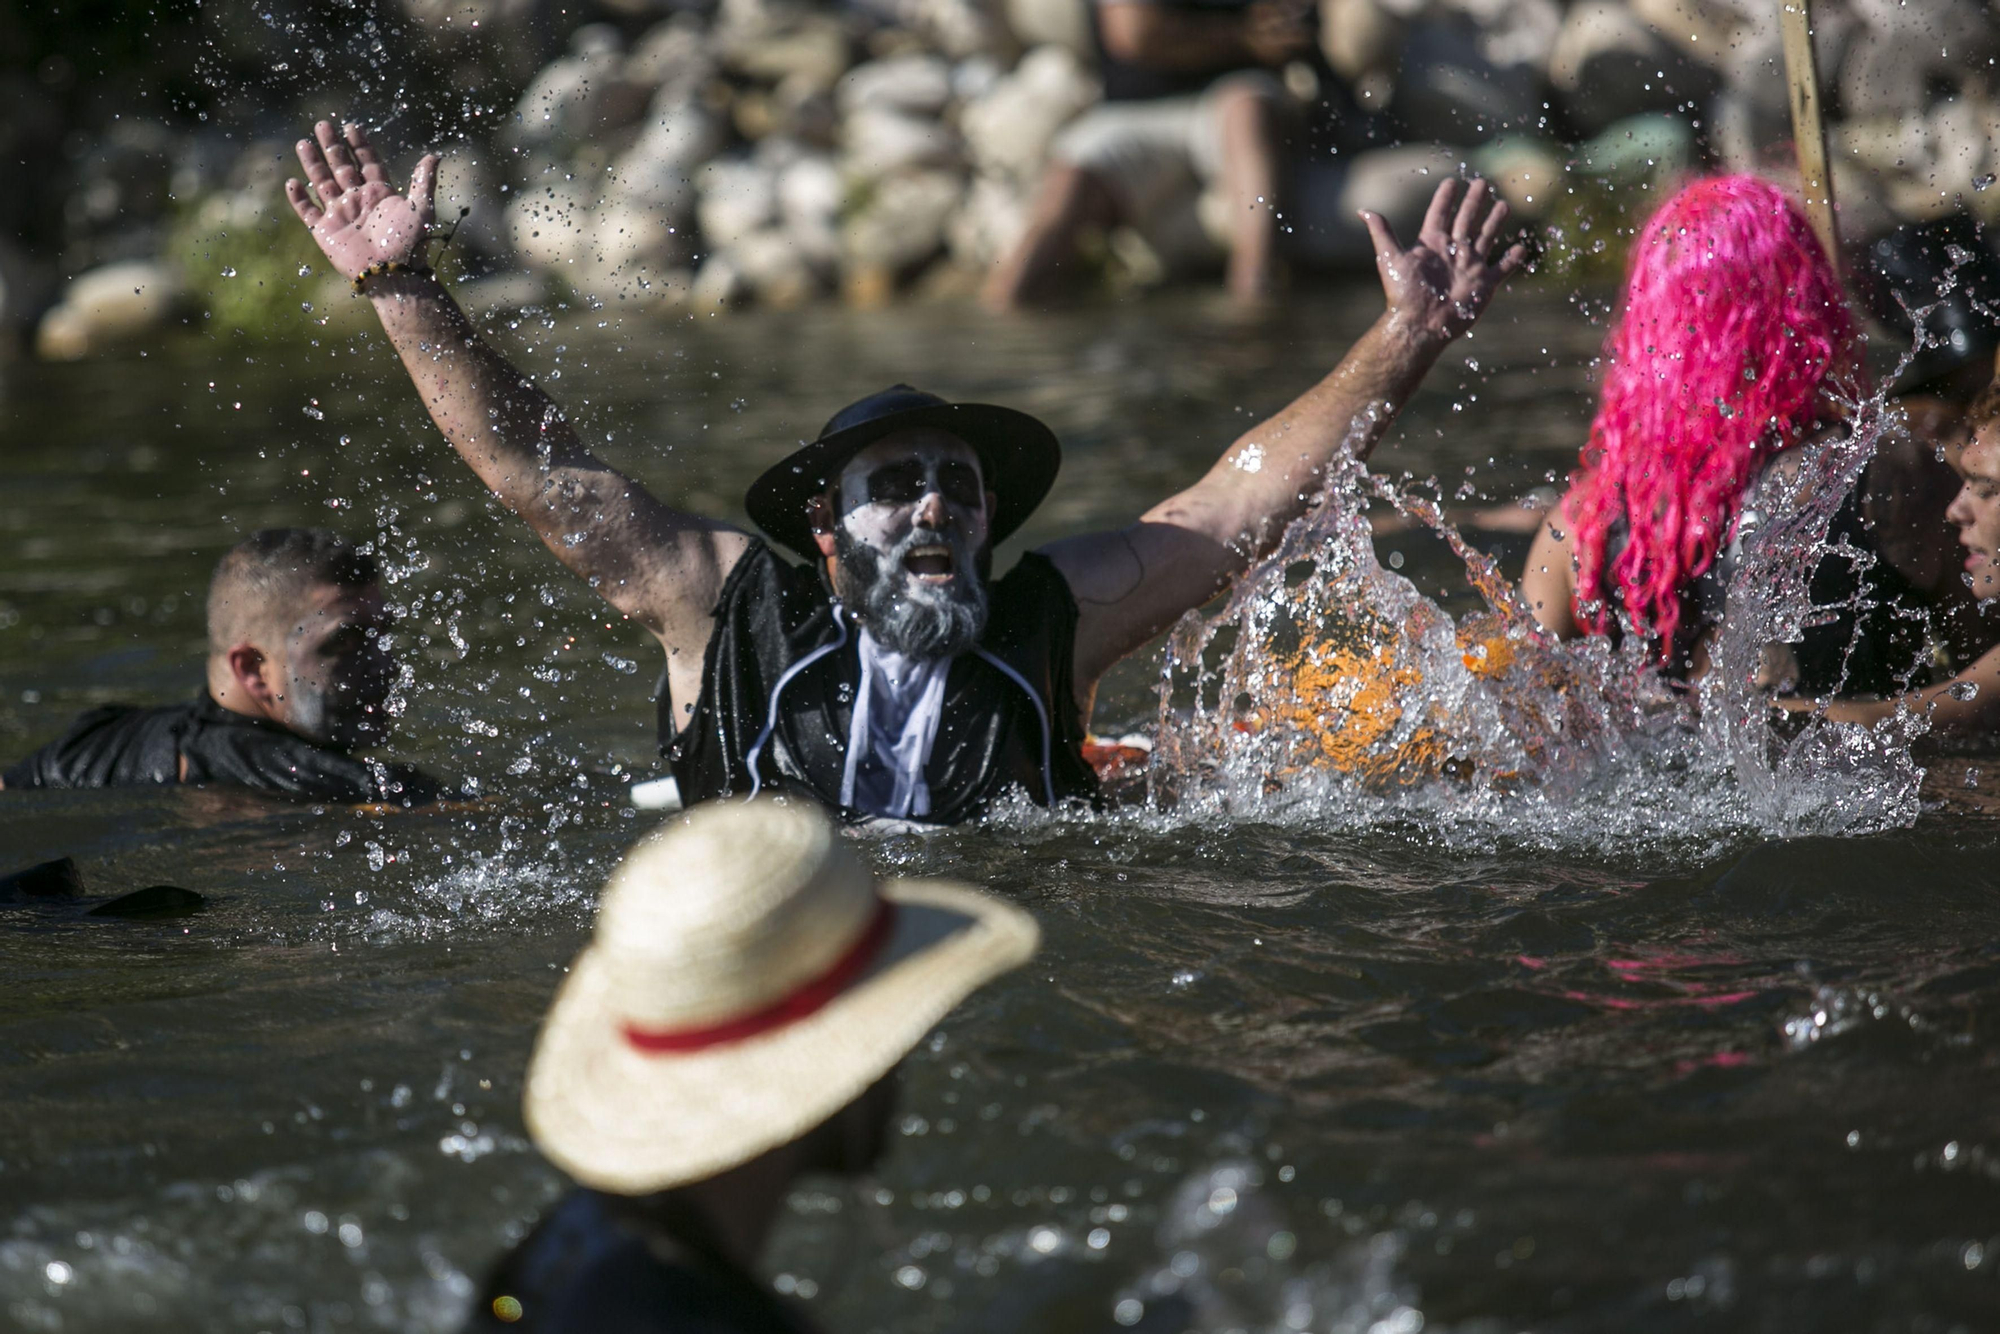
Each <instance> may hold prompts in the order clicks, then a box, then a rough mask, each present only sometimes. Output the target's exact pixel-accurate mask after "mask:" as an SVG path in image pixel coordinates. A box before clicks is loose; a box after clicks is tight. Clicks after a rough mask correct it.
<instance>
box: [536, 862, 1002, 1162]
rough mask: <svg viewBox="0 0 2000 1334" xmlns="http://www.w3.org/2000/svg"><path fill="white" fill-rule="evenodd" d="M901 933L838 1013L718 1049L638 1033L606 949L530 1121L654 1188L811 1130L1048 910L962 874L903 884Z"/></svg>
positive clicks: (550, 1061) (568, 997)
mask: <svg viewBox="0 0 2000 1334" xmlns="http://www.w3.org/2000/svg"><path fill="white" fill-rule="evenodd" d="M881 892H882V895H883V897H884V898H887V899H889V900H891V901H892V902H894V903H895V904H896V905H897V912H896V922H895V928H894V931H893V933H892V934H891V936H890V937H889V940H888V941H887V942H886V944H885V945H884V946H883V948H882V952H881V955H880V956H879V958H878V959H877V960H876V962H875V963H874V964H873V965H872V966H871V967H870V968H869V970H868V972H867V973H865V974H863V976H862V977H861V978H860V979H858V980H857V981H856V982H855V983H854V984H853V985H852V986H851V987H849V988H848V989H847V990H846V991H844V992H842V993H841V994H840V995H838V996H837V997H835V998H834V1000H832V1001H831V1002H829V1003H828V1004H827V1005H826V1006H824V1007H823V1008H821V1009H819V1010H817V1011H815V1012H814V1013H812V1014H810V1015H808V1016H806V1017H805V1018H803V1019H800V1020H797V1021H795V1022H793V1023H790V1024H787V1025H785V1026H784V1027H782V1028H778V1029H774V1030H772V1031H771V1032H768V1033H763V1034H759V1035H757V1036H755V1037H752V1038H747V1039H744V1040H742V1041H739V1042H732V1043H728V1044H726V1045H723V1046H719V1047H714V1048H710V1049H708V1050H704V1051H697V1052H688V1053H669V1054H649V1053H646V1052H642V1051H640V1050H638V1049H637V1048H635V1047H634V1046H632V1044H631V1043H629V1042H627V1041H626V1039H625V1036H624V1032H623V1028H622V1016H621V1013H620V1011H619V1009H618V1007H617V1006H616V1004H615V1003H614V998H613V996H612V992H611V986H610V982H609V979H608V978H607V976H606V970H605V969H604V967H603V965H602V962H601V959H600V957H599V951H598V948H597V947H596V946H594V945H593V946H590V947H588V948H586V949H585V950H584V951H583V953H581V954H580V955H578V956H577V958H576V961H575V963H574V964H572V965H571V968H570V973H569V977H568V978H567V979H566V980H565V981H564V983H563V985H562V988H561V990H560V991H558V992H557V994H556V999H555V1003H554V1005H552V1006H551V1007H550V1009H549V1014H548V1018H547V1019H546V1020H545V1021H544V1022H543V1025H542V1033H541V1038H540V1040H539V1041H538V1042H537V1043H536V1045H535V1054H534V1057H533V1059H532V1060H531V1061H530V1063H529V1066H528V1088H527V1095H526V1099H525V1113H526V1117H527V1123H528V1130H529V1133H530V1134H531V1135H533V1136H534V1139H535V1143H536V1144H537V1145H538V1146H539V1147H540V1148H541V1150H542V1152H543V1153H544V1154H546V1155H547V1156H548V1158H549V1160H550V1161H551V1162H553V1163H555V1164H556V1166H558V1167H560V1168H562V1169H563V1170H564V1171H565V1172H568V1173H569V1174H570V1175H571V1176H572V1177H574V1178H576V1179H577V1180H578V1181H580V1182H582V1183H583V1184H584V1185H587V1186H593V1187H596V1188H597V1189H599V1190H605V1191H611V1192H614V1193H617V1194H622V1195H644V1194H650V1193H651V1192H653V1191H659V1190H667V1189H671V1188H672V1187H675V1186H680V1185H685V1184H686V1183H688V1182H691V1181H699V1180H702V1179H703V1178H705V1177H710V1176H714V1175H715V1174H716V1173H718V1172H723V1171H726V1170H728V1169H729V1168H732V1167H735V1166H738V1165H739V1164H742V1163H746V1162H748V1161H750V1160H751V1159H752V1158H755V1157H757V1156H758V1155H760V1154H763V1153H765V1152H767V1151H769V1150H771V1149H774V1148H776V1147H777V1146H778V1145H780V1144H784V1143H787V1142H789V1141H791V1140H794V1139H797V1138H798V1137H799V1136H801V1135H803V1134H805V1133H806V1132H807V1131H809V1130H811V1129H813V1128H814V1127H815V1126H817V1125H819V1124H820V1123H821V1122H823V1121H825V1120H826V1119H827V1118H829V1117H831V1116H832V1115H833V1114H834V1113H835V1112H838V1111H839V1110H840V1109H841V1108H843V1107H845V1106H846V1105H847V1104H848V1103H850V1102H853V1101H854V1100H855V1099H856V1098H858V1097H860V1096H861V1094H863V1093H864V1092H866V1091H867V1090H868V1088H869V1086H870V1085H872V1084H874V1083H875V1082H876V1081H877V1080H878V1079H880V1078H881V1077H882V1076H883V1075H885V1074H887V1073H888V1072H889V1070H890V1069H891V1068H893V1067H894V1066H895V1065H896V1063H897V1062H898V1061H900V1060H902V1058H903V1057H904V1056H905V1055H907V1054H908V1053H909V1051H910V1050H911V1049H912V1048H913V1047H915V1046H916V1045H917V1044H918V1043H919V1042H921V1041H923V1038H924V1035H925V1034H926V1033H928V1032H930V1030H931V1029H932V1028H933V1027H935V1026H936V1025H937V1023H938V1021H939V1020H941V1019H943V1018H944V1017H945V1015H947V1014H949V1013H950V1012H951V1010H952V1009H953V1008H954V1007H955V1006H957V1005H958V1003H959V1002H960V1001H962V1000H964V999H965V998H966V997H967V996H969V995H971V994H972V993H973V992H974V991H976V990H977V989H978V988H979V987H981V986H983V985H984V984H985V983H987V982H989V981H991V980H992V979H993V978H995V977H997V976H999V975H1000V974H1001V973H1004V972H1007V971H1008V970H1010V969H1012V968H1016V967H1019V966H1020V965H1021V964H1023V963H1025V962H1027V960H1028V959H1029V958H1030V957H1031V956H1032V955H1033V954H1034V952H1035V946H1036V943H1037V941H1038V940H1039V938H1040V931H1039V929H1038V928H1037V927H1036V925H1035V920H1034V918H1032V917H1030V916H1029V915H1028V914H1027V913H1025V912H1023V911H1021V910H1020V909H1019V908H1016V907H1014V906H1013V905H1012V904H1009V903H1005V902H1002V901H1000V900H999V899H996V898H993V897H991V896H989V895H986V894H981V893H979V892H978V891H976V890H973V889H971V888H968V887H966V886H963V885H958V884H952V883H949V882H945V881H936V880H890V881H885V882H884V883H883V884H882V886H881Z"/></svg>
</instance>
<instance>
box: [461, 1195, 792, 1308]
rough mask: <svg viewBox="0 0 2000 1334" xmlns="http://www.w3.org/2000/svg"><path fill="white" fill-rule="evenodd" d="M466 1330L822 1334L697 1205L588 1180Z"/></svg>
mask: <svg viewBox="0 0 2000 1334" xmlns="http://www.w3.org/2000/svg"><path fill="white" fill-rule="evenodd" d="M465 1329H466V1334H498V1331H501V1330H512V1331H515V1332H516V1334H815V1327H814V1326H813V1325H812V1324H811V1323H810V1322H809V1321H807V1320H806V1318H805V1317H804V1315H802V1314H801V1313H799V1312H797V1311H795V1310H793V1309H792V1308H791V1307H789V1306H787V1305H785V1304H784V1303H783V1302H781V1301H779V1300H778V1298H777V1297H776V1296H774V1295H773V1294H772V1293H771V1291H770V1290H769V1289H768V1288H766V1287H765V1286H764V1285H763V1284H762V1283H759V1282H758V1281H757V1280H756V1279H755V1278H753V1277H751V1276H750V1275H749V1274H746V1273H744V1272H743V1271H742V1270H741V1269H738V1268H737V1267H736V1266H735V1265H734V1264H732V1263H730V1261H729V1260H728V1259H727V1258H725V1257H724V1256H723V1255H721V1254H720V1253H719V1252H718V1251H716V1250H715V1249H714V1248H713V1247H712V1246H710V1245H709V1243H708V1238H707V1235H706V1232H705V1230H704V1229H703V1227H702V1226H701V1224H700V1220H699V1219H697V1218H696V1217H695V1216H694V1215H693V1214H692V1212H690V1211H678V1210H675V1209H673V1208H672V1207H671V1206H670V1205H661V1204H659V1203H657V1202H656V1203H655V1204H653V1205H651V1206H649V1207H647V1208H646V1209H645V1210H644V1211H643V1212H642V1211H641V1210H640V1208H639V1207H638V1206H637V1205H636V1204H635V1203H634V1202H632V1201H629V1200H626V1199H624V1198H622V1197H620V1196H616V1195H605V1194H601V1193H599V1192H598V1191H594V1190H585V1189H583V1188H581V1187H579V1188H577V1189H575V1190H572V1191H571V1192H570V1193H569V1194H568V1195H565V1196H564V1197H563V1198H562V1200H561V1201H560V1202H559V1203H558V1204H557V1205H556V1207H555V1209H554V1211H553V1212H551V1213H550V1214H549V1216H548V1217H547V1218H545V1219H543V1220H542V1222H541V1223H540V1225H538V1226H537V1227H536V1228H535V1230H534V1231H533V1232H531V1233H529V1234H528V1237H527V1239H526V1240H525V1241H523V1242H522V1243H521V1244H520V1245H519V1246H516V1247H515V1248H514V1249H513V1250H512V1251H510V1252H508V1254H507V1255H506V1257H505V1258H503V1259H502V1260H501V1261H500V1263H499V1265H498V1266H497V1267H496V1268H495V1269H494V1271H493V1275H492V1277H490V1278H489V1279H487V1281H486V1285H485V1287H484V1288H483V1289H482V1290H481V1291H480V1294H479V1298H478V1300H477V1301H476V1302H475V1303H474V1305H473V1308H472V1315H471V1318H470V1319H469V1320H467V1322H466V1326H465Z"/></svg>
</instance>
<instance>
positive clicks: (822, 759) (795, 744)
mask: <svg viewBox="0 0 2000 1334" xmlns="http://www.w3.org/2000/svg"><path fill="white" fill-rule="evenodd" d="M989 593H990V597H991V602H990V610H989V612H988V615H987V619H986V634H985V635H984V637H982V638H981V640H980V642H979V645H978V647H977V648H975V649H974V650H973V651H971V652H969V653H962V654H960V655H959V656H958V657H957V658H955V659H953V660H952V664H951V669H950V671H949V673H948V675H947V676H946V678H945V688H944V689H945V694H944V711H943V716H942V717H941V718H940V720H939V722H938V730H937V737H936V740H935V741H934V742H933V744H932V746H931V753H930V758H929V760H928V761H927V762H926V763H925V765H924V781H925V783H926V784H928V785H929V787H930V795H931V809H930V814H929V815H928V816H926V817H925V819H926V821H927V822H930V823H934V824H957V823H959V822H961V821H964V820H968V819H971V818H972V817H973V816H975V815H977V814H978V813H979V812H980V811H981V810H983V809H985V808H986V807H987V806H988V805H990V804H991V803H992V802H993V801H995V800H996V799H997V798H999V797H1000V796H1001V795H1002V794H1003V793H1005V792H1008V791H1011V790H1013V789H1015V788H1020V789H1022V790H1024V791H1026V792H1027V793H1028V795H1029V796H1030V797H1031V798H1033V799H1034V801H1036V802H1037V803H1038V804H1041V805H1048V804H1050V803H1051V802H1052V801H1066V800H1069V799H1071V798H1081V799H1083V800H1086V801H1091V802H1095V801H1096V800H1097V799H1098V787H1097V775H1096V774H1095V773H1094V772H1093V771H1092V770H1091V767H1090V765H1089V764H1088V763H1086V762H1085V760H1084V758H1083V749H1082V747H1083V736H1084V732H1083V719H1082V717H1081V716H1080V711H1079V710H1078V709H1077V707H1076V692H1075V689H1074V687H1073V685H1072V677H1073V673H1074V668H1075V656H1076V651H1075V644H1076V617H1077V611H1076V599H1075V598H1073V597H1071V596H1070V591H1069V585H1068V584H1066V583H1065V582H1063V577H1062V575H1061V574H1060V573H1058V572H1057V570H1056V567H1055V566H1054V565H1051V564H1050V563H1049V561H1048V560H1047V558H1045V557H1042V556H1038V555H1035V554H1033V553H1032V552H1031V553H1029V554H1028V555H1026V556H1023V557H1022V558H1021V562H1020V564H1018V565H1016V566H1015V567H1014V568H1013V569H1012V570H1010V571H1008V572H1007V574H1006V575H1005V576H1003V577H1002V578H1000V579H998V580H995V581H994V583H993V584H992V585H991V587H990V589H989ZM856 635H857V631H856V630H855V629H854V627H853V624H852V622H850V621H849V620H848V619H847V616H846V613H845V612H844V610H843V609H842V608H841V607H840V606H839V604H838V603H836V602H835V601H834V599H833V597H832V595H831V594H830V593H829V592H828V591H827V588H826V581H825V579H824V578H823V576H822V575H821V574H820V573H819V571H817V570H814V569H812V568H811V567H809V566H805V565H790V564H787V563H786V562H785V561H784V560H783V559H781V558H780V557H779V556H778V554H777V553H776V552H774V551H773V550H772V549H771V548H770V547H769V546H767V545H766V544H765V543H764V542H763V541H762V540H761V539H760V540H758V541H756V542H754V543H752V544H751V547H750V549H749V550H748V551H747V552H745V553H744V555H743V558H742V559H741V560H740V561H738V562H737V565H736V568H735V569H733V570H731V571H730V572H729V579H728V581H727V582H726V583H724V585H723V588H722V597H721V600H720V601H718V602H717V603H716V607H715V633H714V634H713V635H712V636H711V637H710V638H709V641H708V650H707V656H706V657H704V658H703V660H702V668H701V697H700V698H699V699H698V700H696V701H695V707H694V713H693V714H692V715H691V716H690V717H689V718H688V720H687V725H686V726H685V727H684V728H682V729H681V730H680V733H679V735H675V733H674V720H673V706H672V704H671V702H670V700H669V698H668V693H667V689H666V681H665V680H664V678H663V679H662V680H661V683H660V695H659V706H660V747H661V750H662V751H663V752H664V753H665V754H666V756H667V759H668V762H669V764H670V765H671V766H672V768H673V771H674V778H675V780H676V781H677V782H678V783H679V784H680V789H681V800H683V801H685V802H686V803H687V804H688V805H690V806H692V805H694V804H695V803H696V802H698V801H708V800H711V799H713V798H715V797H723V796H729V795H732V794H736V793H743V794H748V793H749V792H750V791H751V790H752V789H753V788H770V789H776V788H793V789H803V790H805V791H808V792H810V793H812V794H813V795H814V796H815V797H817V798H818V799H819V800H820V801H821V802H822V803H824V804H825V805H826V806H827V807H828V808H829V809H839V807H840V786H841V778H842V775H843V773H844V771H845V768H846V761H847V735H848V727H849V724H850V723H851V722H852V720H853V715H854V696H855V691H856V689H857V687H858V685H859V683H860V678H861V661H860V656H859V653H858V651H857V649H856V647H855V640H856ZM845 814H847V815H848V816H850V817H857V816H861V815H865V812H858V811H847V812H845Z"/></svg>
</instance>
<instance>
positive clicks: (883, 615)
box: [834, 430, 990, 657]
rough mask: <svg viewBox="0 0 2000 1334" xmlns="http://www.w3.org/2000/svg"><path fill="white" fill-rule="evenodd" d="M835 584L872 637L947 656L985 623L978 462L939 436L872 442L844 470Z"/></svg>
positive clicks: (915, 434) (983, 499) (914, 434)
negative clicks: (871, 632) (981, 572)
mask: <svg viewBox="0 0 2000 1334" xmlns="http://www.w3.org/2000/svg"><path fill="white" fill-rule="evenodd" d="M839 501H840V518H839V527H840V531H839V533H838V534H837V535H836V538H835V542H836V548H837V554H838V556H839V560H838V563H837V564H836V567H835V570H834V588H835V591H836V592H837V593H838V594H839V595H840V598H841V600H842V601H843V602H844V603H846V604H847V606H848V607H849V608H850V609H851V610H852V611H853V612H854V613H855V614H856V615H857V616H858V617H860V618H861V619H862V620H863V621H864V622H865V623H866V624H867V625H868V626H869V627H870V629H871V630H872V631H873V633H874V635H875V637H876V639H877V640H878V641H879V642H881V643H883V644H884V645H886V646H888V647H890V648H893V649H895V650H896V651H898V652H902V653H907V654H910V655H912V656H916V657H938V656H949V655H950V654H952V653H957V652H960V651H963V650H964V649H965V648H966V647H968V646H969V645H970V644H971V643H973V642H974V641H975V640H977V638H978V636H979V634H980V631H981V628H982V627H983V626H984V624H985V619H986V589H985V584H984V582H983V580H982V579H981V577H980V553H981V551H982V550H983V549H984V547H985V545H986V537H987V530H988V510H989V508H990V504H989V502H988V498H987V496H986V491H985V480H984V477H983V476H982V474H981V472H980V467H979V456H978V455H977V454H976V453H975V452H974V451H973V450H972V448H971V446H969V445H967V444H966V443H965V442H964V441H962V440H960V439H958V438H957V437H956V436H953V435H948V434H946V433H944V432H942V431H928V430H925V431H903V432H898V433H897V434H895V435H892V436H886V437H884V438H883V439H881V440H878V441H876V442H875V443H874V444H872V445H870V446H869V447H868V448H867V449H865V450H863V451H861V453H859V454H857V455H856V456H855V457H854V459H853V460H852V461H851V462H849V464H848V465H847V467H846V468H844V469H842V470H841V474H840V486H839Z"/></svg>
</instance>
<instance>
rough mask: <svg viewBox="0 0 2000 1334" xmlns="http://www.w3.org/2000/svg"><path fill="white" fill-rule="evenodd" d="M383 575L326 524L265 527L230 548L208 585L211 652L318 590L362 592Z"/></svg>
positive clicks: (248, 635) (263, 627) (263, 626)
mask: <svg viewBox="0 0 2000 1334" xmlns="http://www.w3.org/2000/svg"><path fill="white" fill-rule="evenodd" d="M380 578H381V571H380V570H379V569H378V568H377V566H376V564H375V558H374V557H373V556H370V555H367V554H365V553H363V552H361V551H359V550H357V549H356V548H355V546H354V544H353V543H352V542H350V541H348V540H347V539H346V538H344V537H342V536H341V535H340V534H339V533H336V532H333V531H331V530H330V529H326V528H265V529H262V530H261V531H259V532H255V533H252V534H250V536H248V537H246V538H244V539H243V540H242V541H241V542H238V543H237V544H236V545H235V546H233V547H231V548H230V549H229V551H228V553H227V554H226V555H224V556H223V558H222V559H221V560H220V561H218V562H216V566H215V575H214V577H213V578H211V579H210V580H209V583H208V650H209V652H211V653H226V652H228V651H229V649H231V648H233V647H234V646H235V645H237V644H239V643H241V642H243V641H244V640H246V639H253V640H254V638H255V637H256V636H257V634H258V633H259V632H262V631H268V630H270V629H271V628H272V625H273V623H274V622H275V621H276V620H278V619H281V618H282V617H283V616H285V615H286V614H287V613H289V612H290V611H291V610H292V609H293V608H295V607H297V606H298V605H299V604H300V603H302V602H303V601H304V600H305V597H306V595H307V594H308V593H309V592H310V591H311V590H312V589H315V588H321V587H325V586H328V585H331V586H333V587H335V588H343V589H351V590H355V591H359V590H361V589H364V588H370V587H373V586H374V585H375V584H376V583H377V582H378V581H379V580H380Z"/></svg>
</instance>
